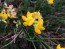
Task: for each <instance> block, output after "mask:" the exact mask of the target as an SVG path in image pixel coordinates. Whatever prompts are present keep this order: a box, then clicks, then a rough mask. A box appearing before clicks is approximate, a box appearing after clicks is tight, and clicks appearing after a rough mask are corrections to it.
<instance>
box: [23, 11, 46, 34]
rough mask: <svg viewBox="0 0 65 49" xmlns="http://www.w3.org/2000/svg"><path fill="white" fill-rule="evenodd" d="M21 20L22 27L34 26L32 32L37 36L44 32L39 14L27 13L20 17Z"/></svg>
mask: <svg viewBox="0 0 65 49" xmlns="http://www.w3.org/2000/svg"><path fill="white" fill-rule="evenodd" d="M22 19H23V21H24V22H23V25H24V26H31V25H34V31H35V32H36V33H37V34H41V31H42V30H45V28H44V27H43V23H44V21H43V19H42V16H41V14H40V12H33V13H30V12H29V11H28V12H27V15H26V16H24V15H23V16H22Z"/></svg>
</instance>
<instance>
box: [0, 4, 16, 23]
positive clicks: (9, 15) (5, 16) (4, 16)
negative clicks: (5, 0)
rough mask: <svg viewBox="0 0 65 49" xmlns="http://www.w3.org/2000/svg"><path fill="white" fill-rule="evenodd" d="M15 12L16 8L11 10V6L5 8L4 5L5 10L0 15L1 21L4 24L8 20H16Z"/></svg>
mask: <svg viewBox="0 0 65 49" xmlns="http://www.w3.org/2000/svg"><path fill="white" fill-rule="evenodd" d="M15 10H16V8H13V5H9V6H7V5H6V4H5V8H3V10H2V11H1V13H0V18H2V21H4V22H5V23H6V20H7V19H8V18H17V17H16V11H15Z"/></svg>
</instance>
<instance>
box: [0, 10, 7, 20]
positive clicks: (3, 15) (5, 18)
mask: <svg viewBox="0 0 65 49" xmlns="http://www.w3.org/2000/svg"><path fill="white" fill-rule="evenodd" d="M0 16H1V17H2V19H4V20H7V18H8V16H7V14H6V13H5V12H4V11H2V12H1V14H0Z"/></svg>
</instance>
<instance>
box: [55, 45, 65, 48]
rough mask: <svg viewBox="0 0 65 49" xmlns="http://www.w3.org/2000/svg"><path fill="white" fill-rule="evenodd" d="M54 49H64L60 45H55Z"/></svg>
mask: <svg viewBox="0 0 65 49" xmlns="http://www.w3.org/2000/svg"><path fill="white" fill-rule="evenodd" d="M56 49H65V48H62V47H61V46H60V44H58V45H57V47H56Z"/></svg>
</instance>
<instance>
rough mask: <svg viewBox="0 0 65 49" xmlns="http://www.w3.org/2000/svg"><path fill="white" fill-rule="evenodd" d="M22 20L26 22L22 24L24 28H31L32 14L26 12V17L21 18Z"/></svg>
mask: <svg viewBox="0 0 65 49" xmlns="http://www.w3.org/2000/svg"><path fill="white" fill-rule="evenodd" d="M22 19H23V20H24V21H25V22H26V23H23V25H24V26H31V25H32V24H33V23H34V19H33V17H32V13H30V12H29V11H28V12H27V15H26V16H22Z"/></svg>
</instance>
